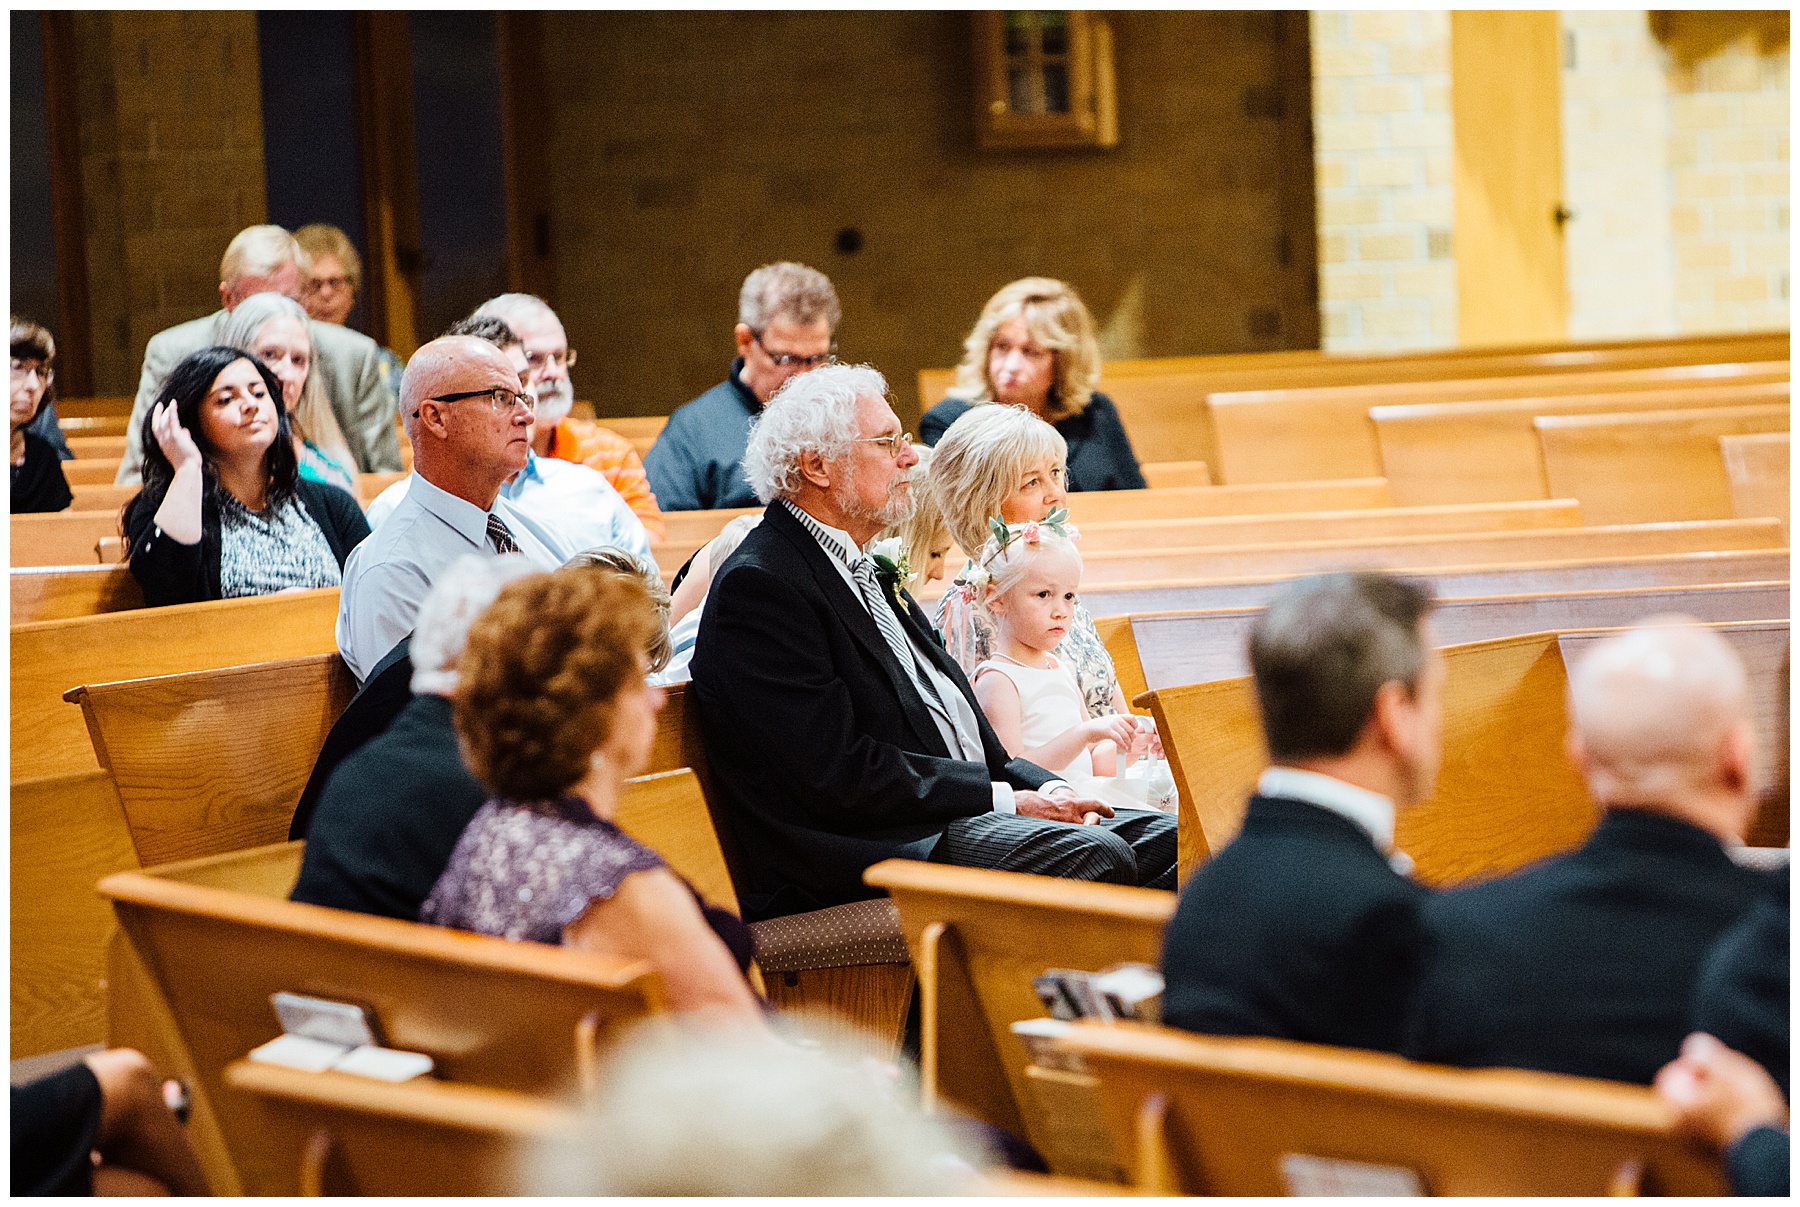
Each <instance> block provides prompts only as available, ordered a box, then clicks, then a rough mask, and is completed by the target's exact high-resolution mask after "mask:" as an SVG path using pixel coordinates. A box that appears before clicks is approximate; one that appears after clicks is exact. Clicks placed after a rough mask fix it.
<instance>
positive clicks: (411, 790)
mask: <svg viewBox="0 0 1800 1207" xmlns="http://www.w3.org/2000/svg"><path fill="white" fill-rule="evenodd" d="M454 708H455V705H454V704H452V703H451V701H450V700H449V699H448V698H446V697H444V696H436V695H420V696H414V697H413V700H412V703H410V704H408V705H407V706H406V708H405V710H404V711H402V712H401V714H400V715H399V716H398V717H396V718H394V723H393V724H392V725H389V726H388V727H387V730H386V731H385V732H384V733H382V734H381V736H379V737H377V738H374V739H372V740H371V741H370V742H369V743H368V744H367V745H365V746H363V747H362V749H360V750H358V751H357V752H356V753H355V754H353V755H351V756H350V757H349V758H347V759H345V760H344V761H343V762H342V763H340V764H339V765H338V768H337V770H336V771H335V772H333V773H332V776H331V779H330V780H329V781H328V782H327V783H326V785H325V791H324V793H323V794H322V795H321V796H320V798H319V807H318V810H317V811H316V812H315V813H314V814H313V819H312V825H311V827H310V828H309V830H308V831H307V836H306V855H305V857H304V858H303V859H302V861H301V864H300V879H299V880H298V881H297V882H296V883H295V885H294V891H293V892H292V893H291V894H289V896H290V898H291V899H292V900H294V901H304V902H307V903H308V904H311V905H329V906H332V907H334V908H336V909H350V910H355V911H357V912H358V913H364V914H382V915H384V916H386V917H389V918H404V919H405V920H407V921H409V922H417V921H418V920H419V906H420V905H422V904H423V903H424V901H425V898H426V897H428V896H430V895H431V887H432V885H434V884H436V883H437V879H438V877H439V876H442V875H443V874H444V868H445V867H446V866H448V864H449V863H450V853H451V852H452V851H454V850H455V849H456V840H457V839H459V838H461V837H462V832H463V831H464V830H465V829H467V828H468V825H469V820H470V819H471V818H472V817H474V816H475V813H476V811H477V810H479V809H480V808H481V806H482V803H483V802H484V801H485V800H486V799H487V793H486V792H485V791H484V790H483V789H482V787H481V785H480V783H478V782H477V781H476V779H475V777H474V776H473V775H471V774H469V771H468V768H466V767H465V766H464V765H463V761H462V753H461V751H460V750H458V748H457V745H456V728H455V726H454V724H453V723H452V720H451V717H452V710H453V709H454Z"/></svg>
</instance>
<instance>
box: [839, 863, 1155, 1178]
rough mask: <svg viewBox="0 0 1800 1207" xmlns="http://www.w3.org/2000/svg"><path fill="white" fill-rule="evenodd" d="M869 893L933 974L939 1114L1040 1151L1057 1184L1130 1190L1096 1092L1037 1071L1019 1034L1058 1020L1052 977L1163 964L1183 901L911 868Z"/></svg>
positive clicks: (923, 993)
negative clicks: (1047, 984) (984, 1126)
mask: <svg viewBox="0 0 1800 1207" xmlns="http://www.w3.org/2000/svg"><path fill="white" fill-rule="evenodd" d="M864 879H865V880H867V882H868V883H870V884H872V885H875V886H876V887H878V888H884V889H886V890H887V891H888V893H889V894H890V895H891V896H892V897H893V899H894V904H895V905H896V906H897V907H898V908H899V910H900V921H901V926H902V928H903V929H904V930H905V931H906V942H907V946H908V947H909V948H910V949H911V951H912V954H913V964H914V966H915V967H916V968H917V969H918V970H919V1002H920V1005H919V1019H920V1030H919V1036H920V1039H919V1079H920V1090H921V1093H922V1095H923V1097H924V1101H925V1105H926V1108H927V1109H933V1108H934V1107H935V1105H936V1103H937V1102H938V1101H939V1100H942V1101H943V1102H945V1103H947V1104H949V1105H951V1106H954V1107H956V1108H957V1109H958V1110H961V1111H963V1112H965V1113H967V1114H970V1115H973V1116H975V1117H976V1118H978V1119H984V1120H986V1121H988V1122H990V1123H993V1124H995V1125H996V1126H999V1127H1004V1128H1007V1129H1008V1130H1010V1131H1013V1132H1015V1133H1016V1134H1019V1135H1022V1136H1024V1137H1026V1138H1027V1139H1029V1140H1030V1141H1031V1142H1032V1144H1033V1145H1034V1146H1035V1147H1036V1148H1037V1150H1038V1151H1039V1152H1040V1153H1042V1154H1043V1155H1044V1157H1045V1159H1046V1160H1047V1161H1048V1162H1049V1164H1050V1168H1051V1171H1052V1172H1053V1173H1056V1174H1059V1175H1063V1176H1068V1177H1079V1178H1091V1179H1094V1180H1096V1181H1102V1182H1117V1181H1121V1180H1123V1174H1124V1169H1123V1168H1122V1167H1121V1164H1120V1162H1119V1160H1118V1157H1117V1155H1116V1154H1115V1152H1114V1151H1113V1148H1112V1146H1111V1145H1110V1144H1108V1143H1107V1140H1106V1137H1105V1135H1104V1133H1103V1132H1101V1130H1100V1129H1099V1128H1098V1127H1096V1126H1094V1124H1095V1119H1094V1111H1093V1104H1092V1099H1091V1093H1092V1087H1091V1083H1090V1082H1086V1081H1084V1080H1083V1079H1081V1078H1072V1077H1069V1076H1068V1075H1066V1074H1063V1075H1055V1074H1050V1075H1046V1073H1045V1070H1042V1069H1034V1068H1031V1067H1030V1061H1029V1060H1028V1059H1027V1056H1026V1050H1025V1048H1024V1047H1023V1046H1022V1045H1021V1043H1020V1041H1019V1039H1018V1037H1017V1036H1015V1035H1014V1034H1012V1032H1011V1030H1010V1028H1011V1026H1012V1024H1013V1023H1016V1022H1022V1021H1024V1020H1026V1019H1035V1018H1042V1017H1043V1016H1044V1008H1043V1005H1042V1004H1041V1003H1040V1002H1039V1001H1038V998H1037V995H1036V993H1035V992H1034V991H1033V989H1032V986H1031V978H1032V977H1034V976H1037V975H1039V974H1041V973H1043V972H1045V971H1047V970H1049V969H1052V968H1062V969H1070V970H1079V971H1084V972H1098V971H1100V970H1101V969H1104V968H1108V967H1110V966H1112V965H1113V964H1117V963H1120V962H1123V961H1139V962H1142V963H1146V964H1151V965H1156V964H1159V963H1160V962H1161V959H1162V932H1163V928H1164V926H1165V925H1167V923H1168V920H1169V917H1170V916H1171V915H1172V914H1173V913H1174V912H1175V894H1174V893H1171V892H1167V891H1164V890H1161V889H1146V888H1133V887H1128V886H1125V885H1116V884H1088V883H1082V882H1075V881H1066V880H1058V879H1055V878H1054V877H1049V876H1027V875H1021V874H1019V873H1016V872H995V871H988V870H985V869H981V868H960V867H950V866H947V865H944V864H936V863H920V862H914V861H911V860H903V859H889V860H885V861H883V862H881V863H878V864H876V865H875V866H874V867H872V868H870V869H869V870H868V871H867V872H866V873H864ZM1084 1121H1085V1123H1086V1126H1082V1124H1083V1122H1084Z"/></svg>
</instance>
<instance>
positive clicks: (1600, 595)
mask: <svg viewBox="0 0 1800 1207" xmlns="http://www.w3.org/2000/svg"><path fill="white" fill-rule="evenodd" d="M1788 603H1789V596H1788V584H1787V583H1786V582H1770V583H1728V584H1722V585H1712V586H1699V587H1670V588H1664V589H1660V590H1647V591H1575V592H1564V593H1551V594H1520V595H1490V596H1477V597H1473V598H1455V597H1449V596H1442V595H1440V596H1439V598H1438V601H1437V606H1436V607H1435V608H1434V609H1433V610H1432V621H1431V624H1432V632H1433V633H1434V634H1435V635H1436V637H1437V640H1438V641H1439V642H1440V643H1442V644H1444V645H1460V644H1462V643H1464V642H1469V641H1486V640H1490V639H1492V638H1495V637H1516V636H1520V635H1522V634H1525V633H1541V632H1546V631H1550V630H1556V629H1583V628H1610V627H1616V626H1622V625H1629V624H1633V623H1635V622H1636V621H1638V620H1641V619H1643V618H1644V617H1646V616H1653V615H1656V614H1658V613H1664V612H1680V613H1684V614H1687V615H1691V616H1694V617H1696V618H1698V619H1700V620H1705V621H1733V620H1738V621H1742V620H1784V619H1786V618H1787V616H1788ZM1260 615H1262V609H1261V608H1260V607H1242V608H1217V609H1212V610H1209V611H1191V612H1147V613H1140V614H1136V615H1132V616H1126V617H1108V618H1106V619H1107V620H1108V621H1111V622H1113V623H1115V624H1116V623H1117V622H1119V621H1124V622H1125V624H1126V627H1127V628H1128V629H1129V632H1130V635H1129V637H1126V638H1124V639H1123V640H1122V641H1120V642H1119V644H1120V645H1121V646H1122V645H1123V644H1124V642H1127V641H1128V642H1129V643H1130V650H1129V653H1130V659H1131V664H1132V670H1133V672H1134V676H1135V677H1134V680H1133V681H1134V682H1136V683H1143V684H1144V685H1145V687H1142V688H1136V689H1135V690H1134V689H1133V688H1130V687H1126V691H1127V694H1128V696H1133V695H1135V694H1137V692H1139V691H1143V690H1147V688H1159V689H1160V688H1165V687H1177V686H1180V685H1182V684H1185V683H1207V682H1211V681H1212V680H1214V679H1231V678H1235V677H1237V676H1239V675H1248V674H1249V673H1250V662H1249V654H1248V642H1249V638H1250V629H1251V626H1252V625H1254V624H1255V623H1256V618H1257V617H1258V616H1260ZM1103 633H1104V630H1103ZM1107 648H1108V650H1109V651H1113V650H1114V643H1113V642H1110V641H1109V642H1108V645H1107ZM1113 663H1114V665H1115V667H1116V666H1118V663H1119V654H1118V652H1117V651H1115V652H1114V657H1113ZM1119 683H1120V686H1121V687H1125V685H1126V675H1125V671H1124V670H1122V669H1121V670H1120V671H1119Z"/></svg>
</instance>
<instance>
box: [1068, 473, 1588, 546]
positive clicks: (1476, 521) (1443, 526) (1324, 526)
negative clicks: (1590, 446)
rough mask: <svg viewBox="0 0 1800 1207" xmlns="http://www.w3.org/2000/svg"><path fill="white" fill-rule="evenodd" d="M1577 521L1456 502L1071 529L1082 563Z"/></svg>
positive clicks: (1559, 511) (1559, 514)
mask: <svg viewBox="0 0 1800 1207" xmlns="http://www.w3.org/2000/svg"><path fill="white" fill-rule="evenodd" d="M1219 489H1230V488H1229V487H1222V488H1219ZM1581 519H1582V513H1581V509H1580V508H1579V507H1578V506H1576V504H1575V501H1574V500H1573V499H1533V500H1529V501H1527V502H1521V503H1455V504H1451V505H1449V506H1447V507H1365V508H1360V509H1356V510H1352V511H1302V512H1296V513H1294V514H1292V515H1279V514H1277V515H1211V516H1200V517H1197V518H1180V519H1166V520H1152V519H1145V520H1104V521H1101V522H1098V523H1094V522H1082V521H1079V520H1078V521H1077V522H1078V523H1079V524H1080V528H1081V552H1082V557H1083V558H1084V559H1086V558H1089V557H1092V556H1094V555H1096V554H1102V553H1119V552H1150V551H1152V550H1158V549H1189V548H1195V547H1206V546H1221V545H1264V544H1278V543H1281V542H1284V541H1326V540H1344V541H1349V540H1372V539H1378V538H1386V537H1407V536H1420V535H1425V534H1443V533H1464V532H1467V533H1475V532H1518V531H1527V530H1536V529H1546V528H1579V527H1580V526H1581Z"/></svg>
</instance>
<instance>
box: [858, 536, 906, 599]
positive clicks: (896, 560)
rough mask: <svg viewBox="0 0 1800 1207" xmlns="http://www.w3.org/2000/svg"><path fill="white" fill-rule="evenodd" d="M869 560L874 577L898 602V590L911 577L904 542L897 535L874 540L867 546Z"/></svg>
mask: <svg viewBox="0 0 1800 1207" xmlns="http://www.w3.org/2000/svg"><path fill="white" fill-rule="evenodd" d="M869 560H870V561H872V562H874V563H875V577H876V578H878V579H880V580H881V582H882V585H884V586H885V587H887V589H888V594H890V595H892V596H893V597H894V602H895V603H899V602H900V592H901V591H903V590H905V589H906V584H907V583H908V582H909V581H911V579H912V563H911V562H909V561H908V560H907V557H906V543H905V542H904V541H902V540H901V539H900V538H899V537H897V536H890V537H888V538H887V539H886V540H884V541H876V542H875V543H874V544H873V545H871V546H869Z"/></svg>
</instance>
